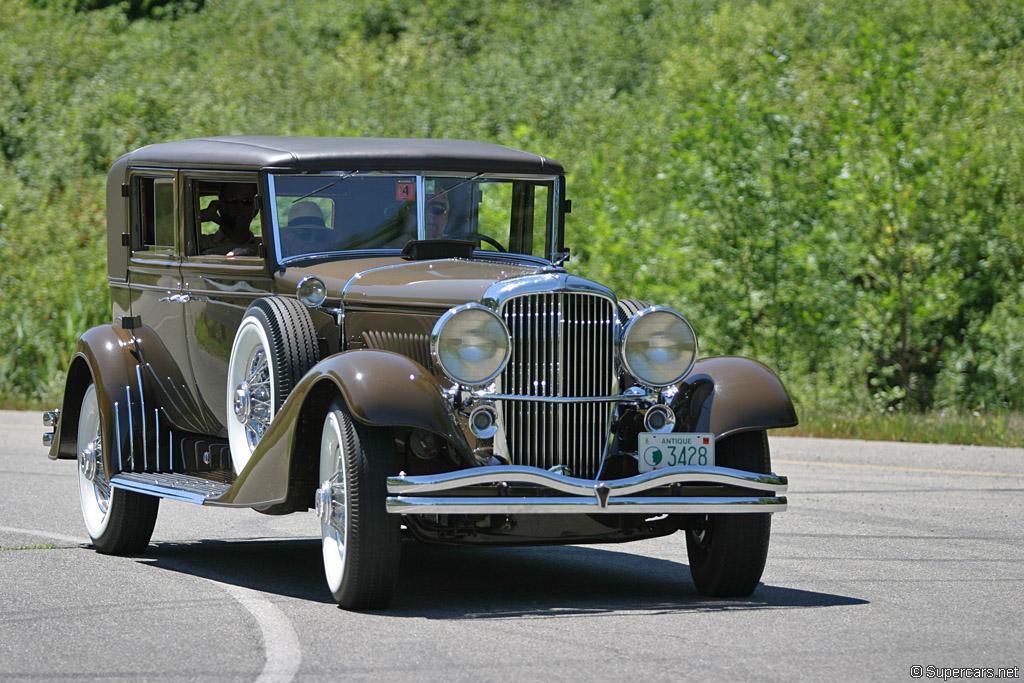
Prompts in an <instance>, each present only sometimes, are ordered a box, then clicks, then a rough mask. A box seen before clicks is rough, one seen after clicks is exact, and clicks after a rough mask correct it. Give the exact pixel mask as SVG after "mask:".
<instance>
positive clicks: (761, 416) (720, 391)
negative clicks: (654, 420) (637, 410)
mask: <svg viewBox="0 0 1024 683" xmlns="http://www.w3.org/2000/svg"><path fill="white" fill-rule="evenodd" d="M672 409H673V410H674V411H675V414H676V431H688V432H710V433H712V434H714V435H715V436H716V437H718V438H722V437H725V436H729V435H730V434H735V433H738V432H746V431H752V430H755V429H777V428H780V427H793V426H795V425H796V424H797V416H796V410H795V409H794V408H793V401H792V399H791V398H790V397H789V394H788V393H787V392H786V387H785V386H783V384H782V381H781V380H780V379H779V378H778V376H776V374H775V373H774V372H773V371H772V370H771V368H769V367H767V366H766V365H763V364H761V363H758V362H757V361H755V360H751V359H749V358H739V357H735V356H722V357H716V358H704V359H702V360H699V361H697V363H696V364H695V365H694V366H693V370H692V371H691V372H690V374H689V375H687V377H686V379H685V380H683V382H682V384H681V385H680V386H679V393H678V394H676V397H675V398H674V399H673V401H672Z"/></svg>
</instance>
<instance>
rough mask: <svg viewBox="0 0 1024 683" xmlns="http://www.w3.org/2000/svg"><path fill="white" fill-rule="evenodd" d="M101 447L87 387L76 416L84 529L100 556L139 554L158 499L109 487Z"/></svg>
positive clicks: (92, 389)
mask: <svg viewBox="0 0 1024 683" xmlns="http://www.w3.org/2000/svg"><path fill="white" fill-rule="evenodd" d="M103 445H104V438H103V421H102V420H101V419H100V406H99V399H98V398H97V397H96V385H95V384H90V385H89V388H88V389H86V390H85V394H84V395H83V396H82V404H81V409H80V411H79V414H78V493H79V498H80V500H81V503H82V517H83V518H84V519H85V528H86V530H87V531H88V532H89V538H90V539H92V544H93V546H95V547H96V550H98V551H99V552H101V553H104V554H107V555H132V554H135V553H139V552H142V551H143V550H144V549H145V548H146V546H147V545H149V539H150V538H152V536H153V528H154V527H155V526H156V513H157V510H158V508H159V505H160V499H159V498H154V497H153V496H147V495H144V494H141V493H135V492H133V491H122V490H121V489H115V488H113V487H112V486H111V485H110V479H109V478H107V472H106V469H104V466H103Z"/></svg>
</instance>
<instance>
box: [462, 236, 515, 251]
mask: <svg viewBox="0 0 1024 683" xmlns="http://www.w3.org/2000/svg"><path fill="white" fill-rule="evenodd" d="M466 237H468V238H470V239H478V240H480V241H481V242H486V243H487V244H489V245H491V246H492V247H494V248H495V249H497V250H498V251H504V252H507V251H508V249H506V248H505V247H503V246H501V242H499V241H498V240H496V239H494V238H493V237H491V236H490V235H485V234H483V233H482V232H471V233H469V234H468V235H466Z"/></svg>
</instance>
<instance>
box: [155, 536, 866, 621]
mask: <svg viewBox="0 0 1024 683" xmlns="http://www.w3.org/2000/svg"><path fill="white" fill-rule="evenodd" d="M608 548H609V547H607V546H606V547H602V548H595V547H593V546H552V547H521V548H498V547H495V548H469V547H441V546H432V545H427V544H422V543H417V542H415V541H410V540H406V541H404V542H403V544H402V564H401V570H400V577H399V582H398V589H397V591H396V593H395V597H394V600H393V602H392V604H391V607H390V608H389V609H388V610H387V612H386V613H387V614H388V615H389V616H393V617H415V618H421V619H422V618H428V619H504V618H522V617H533V618H557V617H571V616H579V615H584V614H590V615H602V614H609V615H610V614H618V615H621V614H623V613H637V614H657V613H680V612H723V611H734V610H744V611H749V610H766V609H801V608H814V607H841V606H853V605H863V604H867V601H866V600H863V599H860V598H855V597H849V596H843V595H835V594H829V593H818V592H814V591H806V590H801V589H798V588H787V587H784V586H772V585H766V584H764V583H762V584H761V585H760V586H758V588H757V590H756V591H754V594H753V595H751V596H750V597H747V598H738V599H727V600H726V599H712V598H707V597H705V596H702V595H700V594H699V593H698V592H697V590H696V588H695V587H694V585H693V582H692V580H691V579H690V572H689V568H688V567H687V566H686V565H685V564H684V563H682V562H675V561H672V560H664V559H659V558H653V557H649V556H645V555H637V554H633V553H630V552H625V551H620V550H614V549H608ZM684 552H685V551H684ZM139 561H140V562H142V563H144V564H146V565H148V566H152V567H157V568H160V569H166V570H169V571H175V572H181V573H185V574H191V575H194V576H201V577H203V578H206V579H210V580H213V581H219V582H222V583H229V584H233V585H236V586H241V587H244V588H249V589H252V590H257V591H261V592H265V593H270V594H276V595H283V596H288V597H295V598H301V599H304V600H311V601H315V602H321V603H327V604H330V603H332V599H331V596H330V593H329V592H328V591H327V587H326V585H325V583H324V578H323V569H322V565H321V557H320V543H319V540H317V539H309V540H305V539H300V540H295V539H288V540H229V541H197V542H189V543H157V544H154V545H152V546H150V551H149V553H148V554H147V555H145V556H143V557H140V558H139ZM770 561H771V558H770V557H769V562H770Z"/></svg>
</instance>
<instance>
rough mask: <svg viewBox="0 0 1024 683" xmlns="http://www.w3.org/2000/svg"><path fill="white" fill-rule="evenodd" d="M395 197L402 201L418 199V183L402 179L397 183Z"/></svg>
mask: <svg viewBox="0 0 1024 683" xmlns="http://www.w3.org/2000/svg"><path fill="white" fill-rule="evenodd" d="M395 199H397V200H398V201H400V202H412V201H415V200H416V183H414V182H408V181H405V180H403V181H400V182H398V183H396V184H395Z"/></svg>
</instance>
